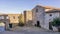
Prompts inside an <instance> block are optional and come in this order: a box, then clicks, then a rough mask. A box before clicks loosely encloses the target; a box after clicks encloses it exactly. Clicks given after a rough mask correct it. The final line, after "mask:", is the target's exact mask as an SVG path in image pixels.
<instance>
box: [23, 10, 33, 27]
mask: <svg viewBox="0 0 60 34" xmlns="http://www.w3.org/2000/svg"><path fill="white" fill-rule="evenodd" d="M24 22H25V24H26V25H28V26H29V25H31V24H32V11H29V10H27V11H24Z"/></svg>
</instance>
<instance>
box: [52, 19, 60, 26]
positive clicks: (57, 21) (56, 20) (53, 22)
mask: <svg viewBox="0 0 60 34" xmlns="http://www.w3.org/2000/svg"><path fill="white" fill-rule="evenodd" d="M51 23H52V25H53V26H60V18H54V19H53V21H51Z"/></svg>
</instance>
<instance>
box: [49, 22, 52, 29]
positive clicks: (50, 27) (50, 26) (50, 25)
mask: <svg viewBox="0 0 60 34" xmlns="http://www.w3.org/2000/svg"><path fill="white" fill-rule="evenodd" d="M49 29H50V30H53V28H52V24H51V22H49Z"/></svg>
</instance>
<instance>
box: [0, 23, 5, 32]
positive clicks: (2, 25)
mask: <svg viewBox="0 0 60 34" xmlns="http://www.w3.org/2000/svg"><path fill="white" fill-rule="evenodd" d="M0 31H5V23H4V22H0Z"/></svg>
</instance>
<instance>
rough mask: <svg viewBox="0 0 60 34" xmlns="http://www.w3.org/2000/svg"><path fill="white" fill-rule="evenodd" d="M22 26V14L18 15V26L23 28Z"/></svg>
mask: <svg viewBox="0 0 60 34" xmlns="http://www.w3.org/2000/svg"><path fill="white" fill-rule="evenodd" d="M23 25H24V17H23V14H20V15H19V26H23Z"/></svg>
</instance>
